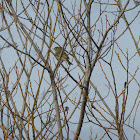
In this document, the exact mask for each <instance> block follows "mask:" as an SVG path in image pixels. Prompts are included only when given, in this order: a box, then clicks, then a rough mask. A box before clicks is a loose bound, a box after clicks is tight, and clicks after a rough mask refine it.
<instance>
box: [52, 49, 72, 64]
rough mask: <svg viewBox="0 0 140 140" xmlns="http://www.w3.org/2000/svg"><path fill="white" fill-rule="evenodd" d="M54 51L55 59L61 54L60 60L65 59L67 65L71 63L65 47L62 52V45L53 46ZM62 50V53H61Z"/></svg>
mask: <svg viewBox="0 0 140 140" xmlns="http://www.w3.org/2000/svg"><path fill="white" fill-rule="evenodd" d="M54 51H55V56H56V58H57V59H59V57H60V56H61V60H62V61H66V62H67V63H68V64H69V65H72V63H71V62H70V61H69V56H68V55H67V54H66V53H65V51H66V50H65V49H64V50H63V52H62V47H55V48H54ZM61 52H62V55H61Z"/></svg>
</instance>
